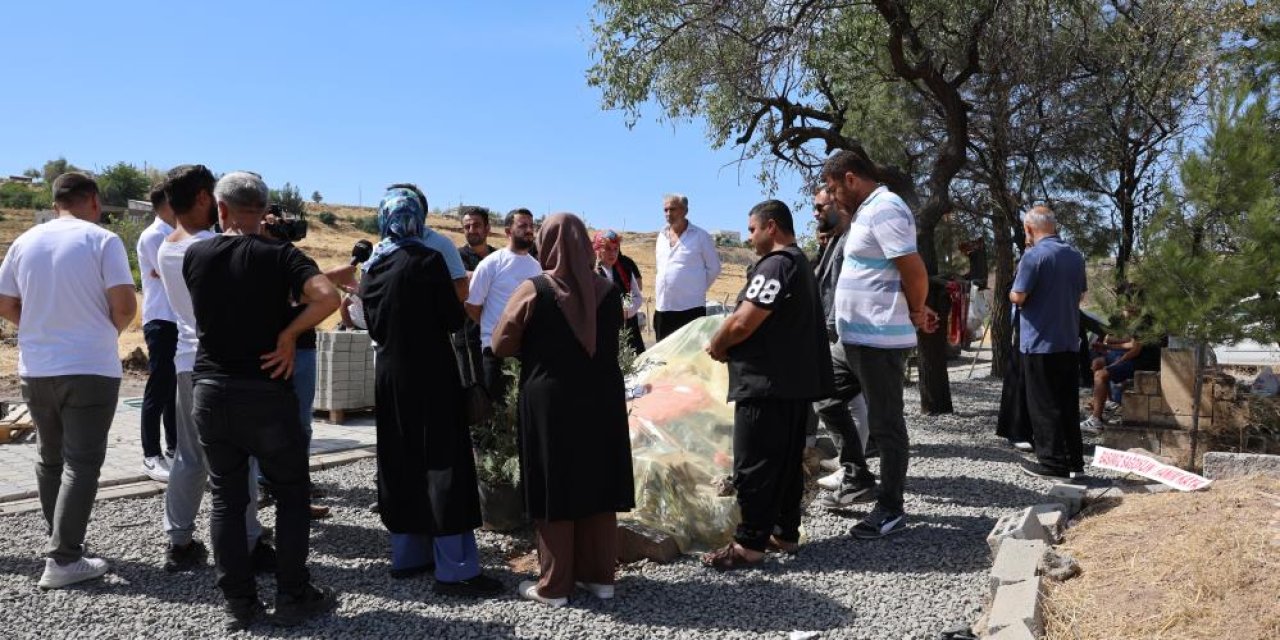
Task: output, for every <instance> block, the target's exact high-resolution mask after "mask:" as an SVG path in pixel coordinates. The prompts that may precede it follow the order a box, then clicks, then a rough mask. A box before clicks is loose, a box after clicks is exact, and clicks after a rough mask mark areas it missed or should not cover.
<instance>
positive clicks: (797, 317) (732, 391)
mask: <svg viewBox="0 0 1280 640" xmlns="http://www.w3.org/2000/svg"><path fill="white" fill-rule="evenodd" d="M747 225H748V230H749V231H750V234H751V235H750V242H751V244H752V246H753V247H754V248H755V250H756V254H757V255H759V256H761V258H760V260H759V261H758V262H756V264H755V266H753V267H752V268H751V271H750V272H748V274H747V286H746V287H745V288H744V289H743V290H742V293H740V294H739V295H738V306H737V308H736V309H735V310H734V312H733V314H732V315H730V316H729V317H728V318H727V319H726V320H725V322H724V324H723V325H722V326H721V327H720V330H719V331H717V332H716V334H715V335H714V336H712V338H711V341H710V342H709V343H708V344H707V348H706V350H707V353H708V354H709V355H710V356H711V357H712V358H714V359H716V360H718V361H721V362H728V363H729V400H731V401H735V402H736V406H735V409H734V417H733V470H734V486H735V487H736V488H737V495H738V506H739V507H740V508H741V511H742V523H741V524H739V525H738V530H737V532H736V533H735V534H734V541H733V542H731V543H729V544H728V545H727V546H725V547H724V548H722V549H719V550H717V551H715V552H712V553H710V554H707V555H706V556H705V557H704V558H703V563H704V564H706V565H707V566H710V567H713V568H715V569H721V570H724V569H734V568H738V567H743V566H749V565H754V564H758V563H759V562H760V561H761V560H763V558H764V554H765V552H766V551H768V550H769V549H777V550H780V551H784V552H786V553H794V552H795V551H796V547H797V545H798V544H799V540H800V513H801V511H802V505H801V504H800V501H801V496H802V494H803V493H804V471H803V469H802V468H801V465H802V462H803V456H804V445H805V425H806V423H807V421H808V411H809V403H810V402H811V401H813V400H816V399H818V398H823V397H826V396H828V395H830V394H831V393H832V392H833V386H834V385H833V382H832V377H833V375H832V370H831V357H830V355H829V353H828V349H827V340H826V327H825V323H824V320H823V316H822V306H821V303H820V302H819V299H818V286H817V282H816V281H815V280H814V276H813V269H812V268H811V267H810V265H809V261H808V259H807V258H805V256H804V253H802V252H801V251H800V249H799V248H798V247H797V246H796V243H795V225H794V222H793V220H792V216H791V210H790V209H788V208H787V205H785V204H783V203H782V202H780V201H778V200H767V201H765V202H762V203H760V204H758V205H756V206H755V207H754V208H752V209H751V213H750V214H749V215H748V218H747Z"/></svg>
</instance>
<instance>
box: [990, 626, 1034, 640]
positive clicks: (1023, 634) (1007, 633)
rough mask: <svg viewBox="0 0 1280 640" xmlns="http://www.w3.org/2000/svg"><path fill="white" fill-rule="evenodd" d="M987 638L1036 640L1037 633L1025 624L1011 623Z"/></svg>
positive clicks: (993, 639) (992, 639) (995, 639)
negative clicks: (1032, 631)
mask: <svg viewBox="0 0 1280 640" xmlns="http://www.w3.org/2000/svg"><path fill="white" fill-rule="evenodd" d="M985 638H986V640H1036V635H1035V634H1033V633H1031V630H1030V629H1028V628H1027V626H1026V625H1024V624H1011V625H1009V626H1007V627H1005V628H1003V629H1001V630H999V631H997V632H995V633H993V634H991V635H988V636H985Z"/></svg>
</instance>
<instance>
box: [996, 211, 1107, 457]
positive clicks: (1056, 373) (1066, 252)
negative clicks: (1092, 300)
mask: <svg viewBox="0 0 1280 640" xmlns="http://www.w3.org/2000/svg"><path fill="white" fill-rule="evenodd" d="M1022 227H1023V231H1024V232H1025V233H1026V243H1027V247H1028V248H1027V250H1026V252H1024V253H1023V254H1022V260H1019V261H1018V273H1017V274H1016V275H1015V276H1014V279H1013V287H1012V288H1011V289H1010V291H1009V300H1010V301H1011V302H1013V303H1014V304H1016V305H1018V306H1019V307H1020V309H1021V315H1022V319H1021V325H1020V327H1019V329H1020V333H1021V340H1020V341H1019V344H1018V349H1019V351H1021V357H1022V376H1023V385H1024V389H1025V390H1026V397H1027V414H1028V417H1029V419H1030V421H1031V433H1032V444H1033V445H1034V446H1035V453H1036V459H1037V460H1038V462H1027V463H1025V464H1024V465H1023V471H1025V472H1026V473H1028V474H1030V475H1033V476H1039V477H1042V478H1050V479H1055V480H1062V479H1068V478H1071V477H1073V476H1074V475H1076V474H1080V473H1083V472H1084V442H1083V440H1082V439H1081V434H1080V400H1079V396H1078V395H1077V393H1076V388H1077V381H1078V380H1079V377H1080V371H1079V367H1080V362H1079V355H1078V350H1079V348H1080V310H1079V309H1080V302H1081V300H1083V299H1084V294H1085V292H1086V291H1087V290H1088V285H1087V282H1086V277H1085V261H1084V256H1083V255H1081V253H1080V252H1079V251H1076V250H1075V248H1073V247H1071V246H1070V245H1068V244H1067V243H1065V242H1063V241H1062V238H1061V237H1060V236H1059V235H1058V223H1057V220H1056V219H1055V218H1054V215H1053V210H1052V209H1050V208H1049V207H1046V206H1043V205H1040V206H1035V207H1032V208H1031V210H1030V211H1027V213H1026V214H1024V215H1023V218H1022Z"/></svg>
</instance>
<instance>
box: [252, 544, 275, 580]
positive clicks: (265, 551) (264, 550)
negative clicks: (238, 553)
mask: <svg viewBox="0 0 1280 640" xmlns="http://www.w3.org/2000/svg"><path fill="white" fill-rule="evenodd" d="M249 564H250V565H252V566H253V572H254V573H275V572H276V548H275V547H273V546H271V543H270V542H267V540H266V539H265V538H263V537H261V536H259V537H258V543H257V544H255V545H253V551H252V552H250V553H249Z"/></svg>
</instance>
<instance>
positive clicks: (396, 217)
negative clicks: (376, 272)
mask: <svg viewBox="0 0 1280 640" xmlns="http://www.w3.org/2000/svg"><path fill="white" fill-rule="evenodd" d="M378 231H380V232H382V240H381V241H380V242H378V244H377V246H375V247H374V248H373V254H372V255H370V256H369V261H368V262H366V263H365V266H364V268H365V269H366V270H368V269H372V268H373V265H375V264H377V263H378V261H379V260H381V259H383V258H385V257H387V256H389V255H391V254H393V253H395V252H396V251H397V250H398V249H400V247H403V246H405V245H410V244H416V245H420V246H426V245H425V243H424V242H423V236H424V235H425V234H426V231H427V212H426V211H425V210H424V209H423V208H422V200H421V199H419V198H418V194H416V193H414V192H412V191H410V190H408V189H391V190H389V191H387V195H385V196H383V197H382V202H381V203H379V204H378Z"/></svg>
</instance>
